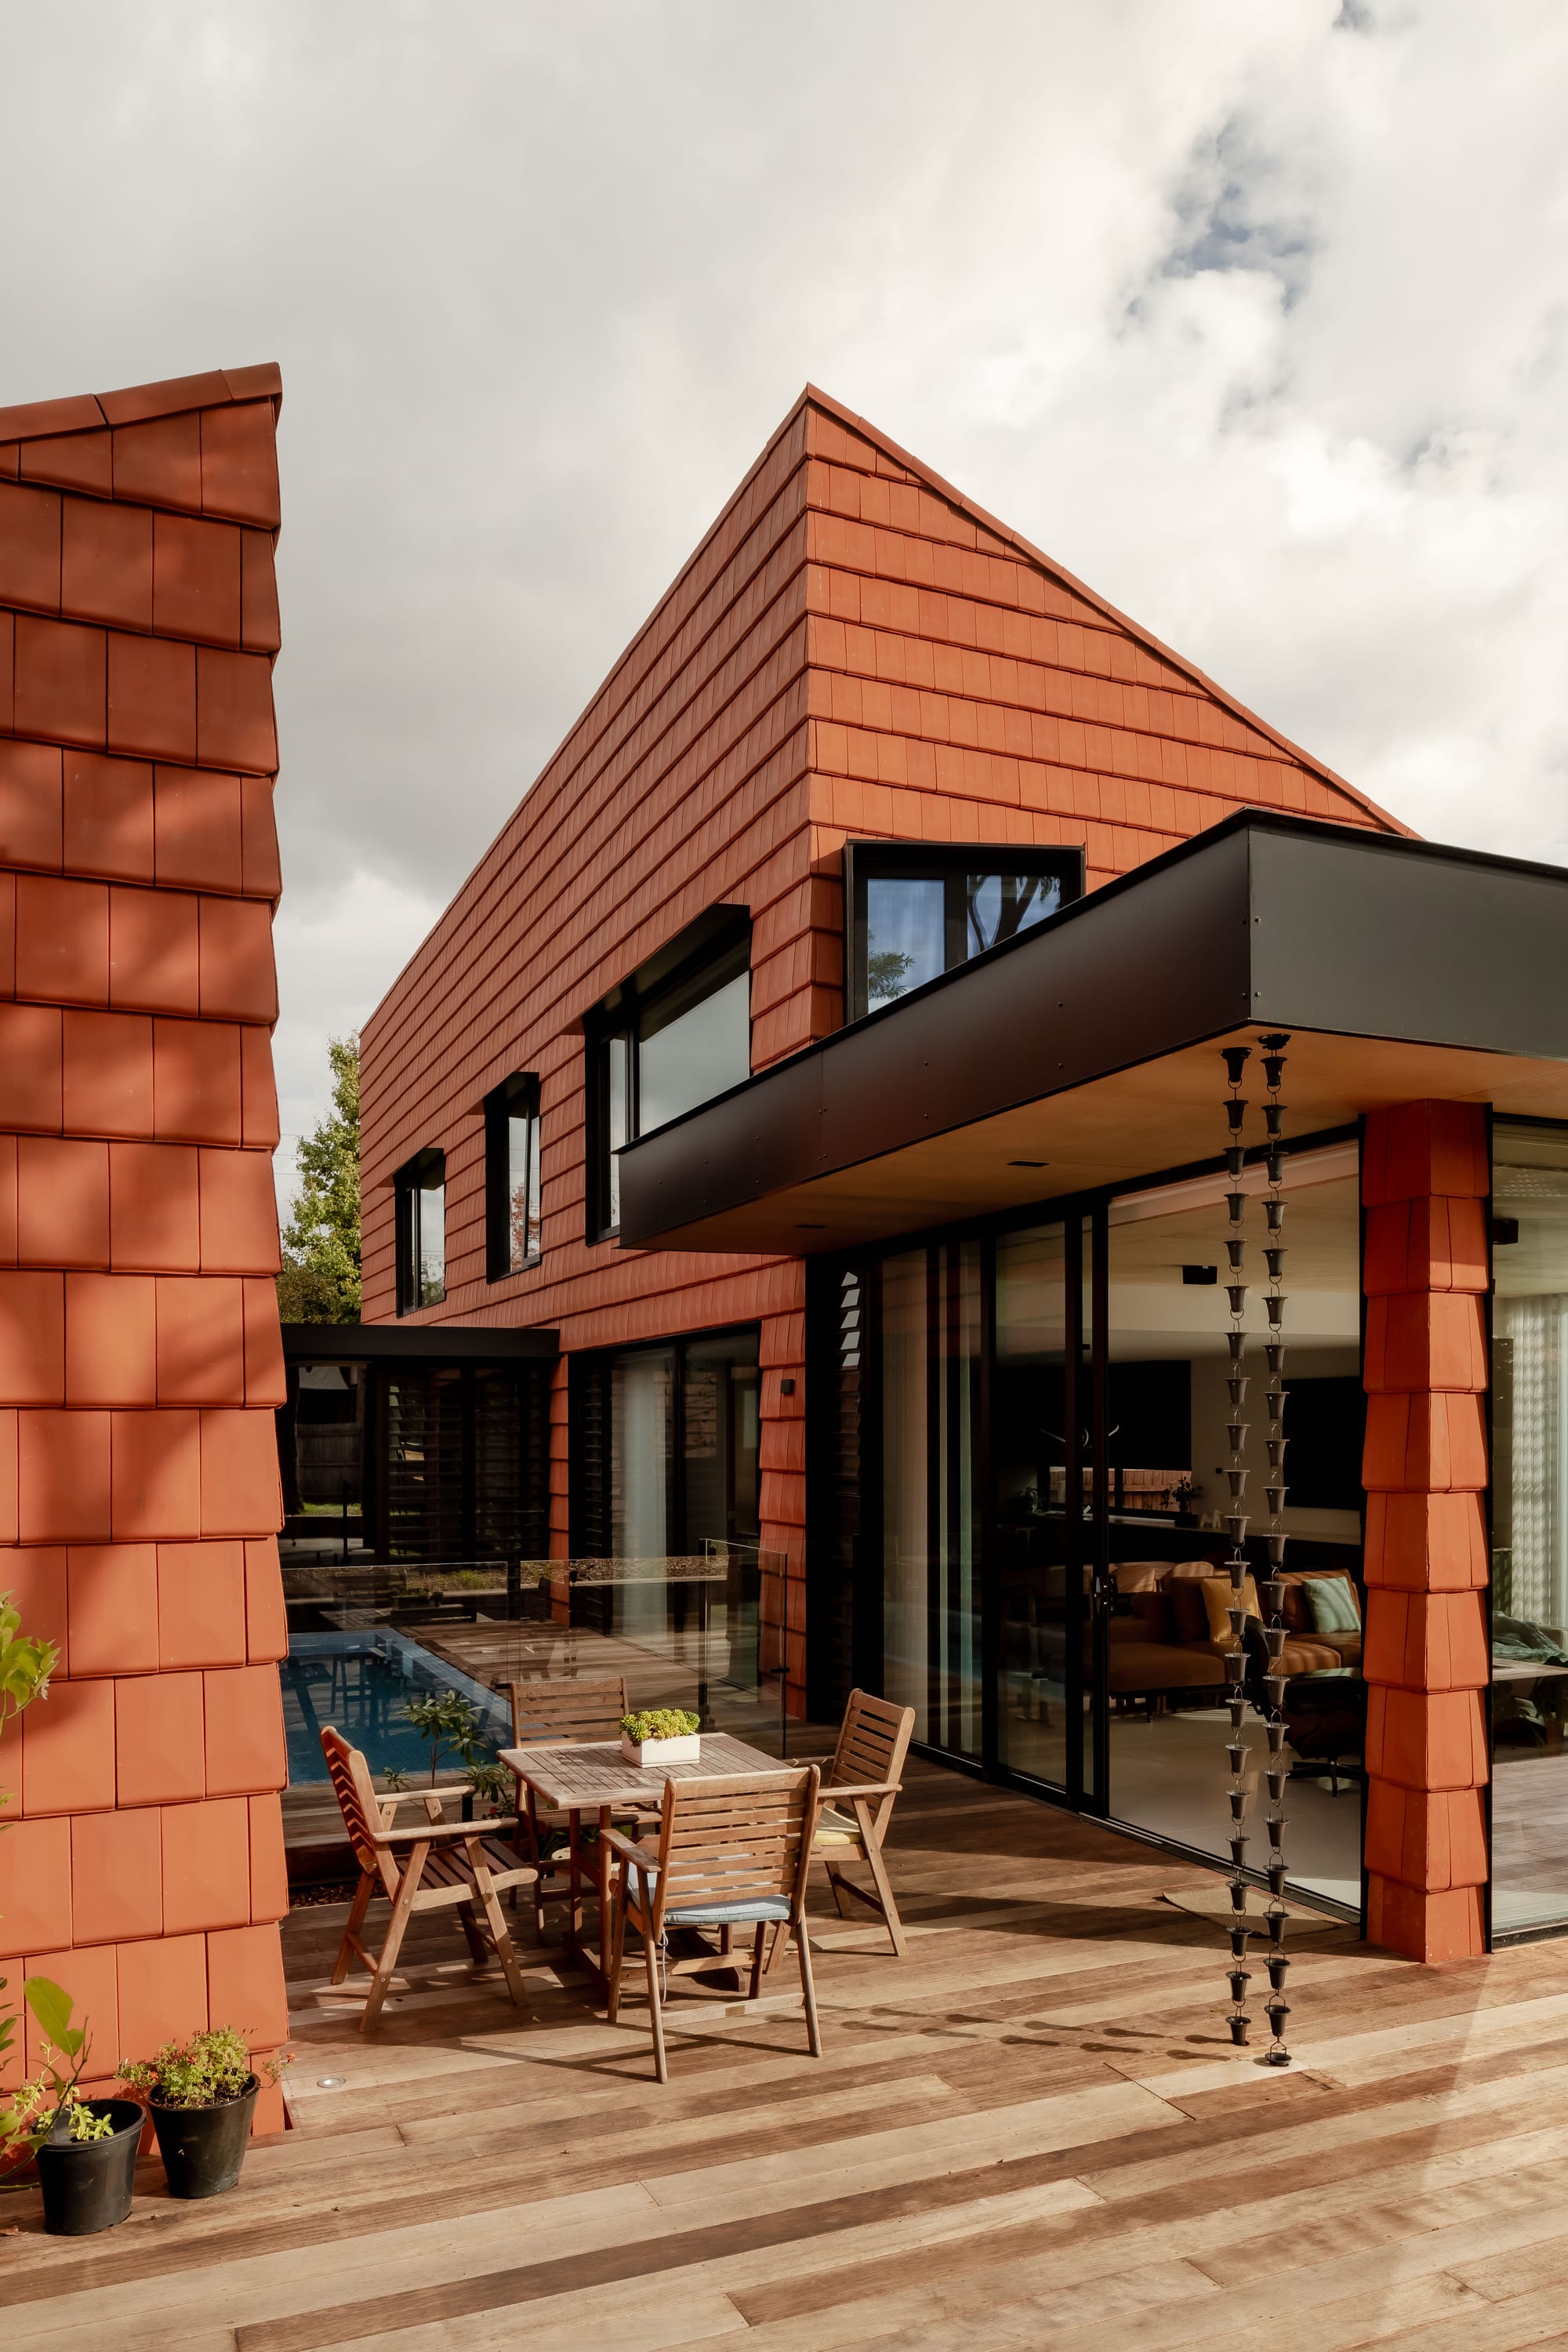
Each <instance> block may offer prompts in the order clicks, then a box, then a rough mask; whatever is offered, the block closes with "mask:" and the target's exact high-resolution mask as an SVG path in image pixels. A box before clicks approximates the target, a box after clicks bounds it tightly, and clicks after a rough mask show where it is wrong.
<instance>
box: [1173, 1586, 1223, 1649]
mask: <svg viewBox="0 0 1568 2352" xmlns="http://www.w3.org/2000/svg"><path fill="white" fill-rule="evenodd" d="M1204 1581H1205V1580H1203V1579H1202V1578H1199V1577H1195V1576H1176V1575H1174V1574H1173V1576H1172V1577H1171V1579H1170V1580H1169V1581H1168V1583H1167V1584H1166V1586H1165V1591H1166V1595H1167V1597H1168V1599H1169V1601H1170V1603H1171V1622H1172V1625H1173V1629H1174V1632H1175V1637H1176V1639H1177V1641H1178V1642H1206V1641H1207V1640H1208V1638H1209V1612H1208V1606H1207V1603H1206V1602H1205V1599H1204ZM1226 1630H1227V1631H1228V1630H1229V1629H1228V1627H1227V1628H1226Z"/></svg>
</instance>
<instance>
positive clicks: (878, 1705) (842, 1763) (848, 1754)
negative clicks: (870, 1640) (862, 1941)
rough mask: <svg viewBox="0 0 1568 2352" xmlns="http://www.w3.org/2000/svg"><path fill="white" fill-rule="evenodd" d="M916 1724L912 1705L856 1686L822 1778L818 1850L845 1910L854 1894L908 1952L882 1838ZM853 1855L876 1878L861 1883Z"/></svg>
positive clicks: (816, 1857) (843, 1912) (901, 1952)
mask: <svg viewBox="0 0 1568 2352" xmlns="http://www.w3.org/2000/svg"><path fill="white" fill-rule="evenodd" d="M914 1727H915V1711H914V1708H913V1707H912V1706H894V1705H893V1703H892V1701H891V1700H890V1699H885V1698H873V1697H872V1696H871V1695H870V1693H869V1692H868V1691H863V1690H853V1691H851V1692H850V1694H849V1703H848V1705H847V1707H846V1708H845V1710H844V1721H843V1723H842V1724H841V1726H840V1727H839V1732H838V1745H837V1748H835V1749H834V1751H833V1762H832V1763H831V1765H830V1766H829V1767H828V1771H827V1778H826V1780H825V1781H824V1782H823V1786H822V1811H821V1812H820V1814H819V1815H818V1817H817V1823H816V1843H815V1845H814V1846H813V1849H812V1857H811V1858H812V1860H813V1861H814V1862H820V1863H821V1864H823V1866H824V1868H825V1869H826V1872H827V1883H828V1885H830V1886H831V1887H832V1889H833V1899H834V1901H835V1903H836V1904H837V1906H838V1916H839V1917H840V1918H842V1919H847V1918H848V1917H849V1916H850V1912H849V1904H848V1898H849V1896H851V1895H853V1896H854V1897H855V1898H856V1900H857V1901H858V1902H860V1903H864V1904H866V1905H867V1906H868V1907H869V1908H870V1909H871V1910H873V1911H877V1912H879V1913H880V1914H881V1916H882V1918H883V1919H884V1920H885V1921H886V1923H887V1928H888V1933H889V1936H891V1937H892V1939H893V1949H894V1951H895V1952H896V1953H897V1954H898V1956H899V1958H900V1959H903V1958H905V1956H906V1954H907V1952H908V1949H909V1947H908V1944H907V1943H906V1941H905V1938H904V1926H903V1921H902V1920H901V1919H900V1916H899V1906H898V1905H897V1903H896V1902H895V1901H894V1900H893V1888H892V1882H891V1881H890V1880H889V1876H888V1865H887V1863H886V1861H885V1860H884V1858H883V1853H882V1844H883V1841H884V1839H885V1838H886V1836H887V1834H888V1822H889V1819H890V1817H891V1814H892V1811H893V1806H894V1803H895V1801H896V1800H897V1798H898V1795H899V1791H900V1788H901V1786H902V1781H901V1779H900V1775H901V1774H902V1772H903V1769H904V1759H905V1757H906V1756H907V1755H908V1754H909V1750H910V1738H911V1736H912V1734H913V1731H914ZM846 1862H863V1863H864V1864H865V1865H866V1867H867V1869H868V1871H869V1872H870V1874H871V1885H869V1886H858V1885H856V1883H855V1881H854V1880H853V1879H852V1878H846V1877H845V1875H844V1871H843V1868H842V1865H843V1864H844V1863H846Z"/></svg>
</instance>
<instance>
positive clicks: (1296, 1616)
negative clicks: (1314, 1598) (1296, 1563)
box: [1279, 1576, 1312, 1633]
mask: <svg viewBox="0 0 1568 2352" xmlns="http://www.w3.org/2000/svg"><path fill="white" fill-rule="evenodd" d="M1280 1582H1281V1583H1282V1584H1283V1585H1284V1587H1285V1590H1284V1591H1283V1592H1282V1593H1281V1594H1280V1596H1279V1622H1280V1623H1281V1625H1283V1626H1284V1628H1285V1631H1286V1632H1287V1633H1310V1632H1311V1631H1312V1612H1311V1607H1310V1603H1309V1601H1308V1599H1307V1591H1306V1580H1305V1578H1304V1577H1300V1576H1286V1577H1282V1578H1281V1579H1280Z"/></svg>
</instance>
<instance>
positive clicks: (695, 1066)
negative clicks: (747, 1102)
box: [623, 971, 752, 1140]
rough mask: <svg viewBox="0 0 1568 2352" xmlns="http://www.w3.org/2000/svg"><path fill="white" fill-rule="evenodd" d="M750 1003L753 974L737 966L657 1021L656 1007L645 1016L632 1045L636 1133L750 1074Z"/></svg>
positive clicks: (661, 1121) (709, 1096)
mask: <svg viewBox="0 0 1568 2352" xmlns="http://www.w3.org/2000/svg"><path fill="white" fill-rule="evenodd" d="M751 1007H752V976H751V973H750V972H749V971H740V972H737V973H736V974H735V977H734V978H733V979H732V980H729V981H726V982H725V983H724V985H723V986H722V988H716V989H715V990H714V991H713V992H712V994H711V995H710V996H704V997H700V998H699V1000H698V1002H697V1003H695V1004H692V1005H689V1006H688V1007H687V1009H686V1011H685V1012H684V1013H677V1014H676V1015H675V1017H674V1019H673V1020H669V1021H666V1022H665V1023H663V1024H662V1025H661V1024H659V1023H658V1015H657V1012H654V1013H648V1014H646V1015H645V1016H644V1020H643V1025H642V1035H641V1038H640V1040H639V1044H638V1049H637V1132H638V1134H639V1135H647V1133H649V1131H650V1130H651V1129H654V1128H656V1127H662V1126H663V1125H664V1123H665V1121H666V1120H667V1119H671V1118H680V1116H681V1114H682V1113H683V1112H685V1111H689V1110H694V1109H695V1108H696V1107H697V1105H698V1104H699V1103H702V1102H709V1101H710V1100H711V1099H712V1097H714V1096H715V1095H721V1094H722V1093H723V1092H724V1091H725V1089H726V1088H727V1087H735V1086H739V1085H740V1084H741V1082H742V1079H744V1078H749V1077H750V1076H751V1075H752V1010H751ZM623 1140H624V1138H623Z"/></svg>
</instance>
